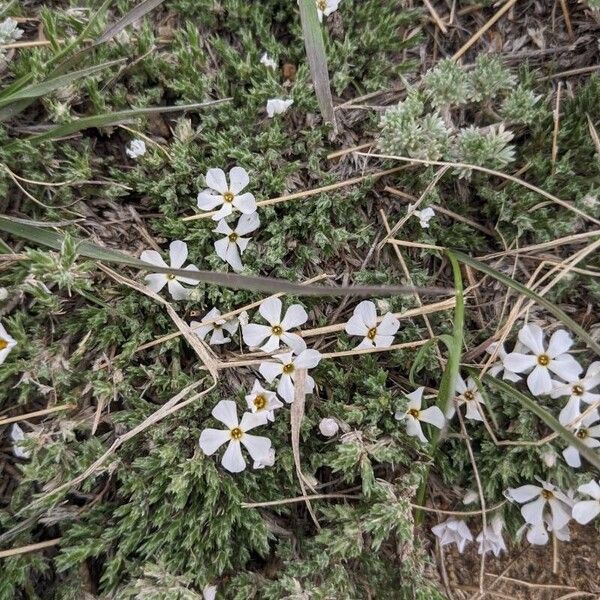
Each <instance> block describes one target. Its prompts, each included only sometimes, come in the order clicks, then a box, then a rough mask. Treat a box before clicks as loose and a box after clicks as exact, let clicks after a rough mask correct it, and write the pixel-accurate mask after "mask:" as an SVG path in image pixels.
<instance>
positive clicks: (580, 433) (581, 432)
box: [575, 429, 589, 440]
mask: <svg viewBox="0 0 600 600" xmlns="http://www.w3.org/2000/svg"><path fill="white" fill-rule="evenodd" d="M575 435H576V436H577V437H578V438H579V439H580V440H585V438H586V437H587V436H588V435H589V433H588V430H587V429H580V430H579V431H578V432H577V433H576V434H575Z"/></svg>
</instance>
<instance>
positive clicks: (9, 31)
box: [0, 17, 23, 44]
mask: <svg viewBox="0 0 600 600" xmlns="http://www.w3.org/2000/svg"><path fill="white" fill-rule="evenodd" d="M22 36H23V30H22V29H19V27H18V23H17V22H16V21H15V20H14V19H11V18H10V17H8V19H4V21H2V23H0V44H10V43H12V42H16V41H17V40H18V39H20V38H21V37H22Z"/></svg>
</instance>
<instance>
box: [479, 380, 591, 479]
mask: <svg viewBox="0 0 600 600" xmlns="http://www.w3.org/2000/svg"><path fill="white" fill-rule="evenodd" d="M484 380H485V382H486V383H488V384H490V385H491V386H492V387H495V388H497V389H499V390H501V391H503V392H505V393H506V394H509V395H510V396H512V397H513V398H514V399H515V400H517V401H518V402H520V403H521V405H522V406H524V407H525V408H526V409H527V410H530V411H531V412H532V413H533V414H534V415H536V416H537V417H538V418H539V419H541V420H542V421H543V422H544V423H545V424H546V425H547V426H548V427H550V429H552V431H554V432H555V433H557V434H558V435H560V437H562V438H563V440H565V442H567V443H568V444H570V445H571V446H575V448H577V451H578V452H579V454H581V455H582V456H583V457H584V458H585V459H586V460H587V461H588V462H590V463H591V464H592V465H594V467H596V469H600V454H597V453H596V452H594V451H593V450H592V449H591V448H588V447H587V446H586V445H585V444H584V443H583V442H582V441H581V440H580V439H579V438H578V437H577V436H576V435H575V434H574V433H573V432H572V431H569V430H568V429H567V428H566V427H564V426H563V425H561V424H560V423H559V421H558V420H557V419H555V418H554V417H553V416H552V415H551V414H550V413H549V412H548V411H547V410H545V409H544V408H542V407H541V406H540V405H539V404H538V403H537V402H536V401H535V400H534V399H533V398H530V397H529V396H526V395H525V394H523V393H522V392H520V391H519V390H517V389H515V388H514V387H512V385H509V384H508V383H506V382H505V381H503V380H501V379H497V378H496V377H492V376H491V375H485V376H484Z"/></svg>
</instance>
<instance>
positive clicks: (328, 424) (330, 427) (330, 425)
mask: <svg viewBox="0 0 600 600" xmlns="http://www.w3.org/2000/svg"><path fill="white" fill-rule="evenodd" d="M339 428H340V426H339V425H338V424H337V421H336V420H335V419H321V422H320V423H319V431H320V432H321V434H322V435H324V436H325V437H333V436H334V435H335V434H336V433H337V432H338V431H339Z"/></svg>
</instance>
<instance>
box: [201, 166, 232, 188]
mask: <svg viewBox="0 0 600 600" xmlns="http://www.w3.org/2000/svg"><path fill="white" fill-rule="evenodd" d="M206 185H207V186H208V187H209V188H211V189H212V190H216V191H217V192H219V194H224V193H225V192H227V191H229V188H228V186H227V179H226V178H225V171H223V169H209V170H208V171H207V172H206Z"/></svg>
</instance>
